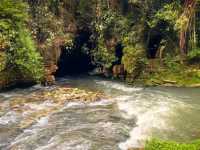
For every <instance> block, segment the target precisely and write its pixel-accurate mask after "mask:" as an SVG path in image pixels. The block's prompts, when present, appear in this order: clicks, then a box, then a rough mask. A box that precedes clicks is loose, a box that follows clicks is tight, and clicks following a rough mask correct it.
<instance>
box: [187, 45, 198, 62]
mask: <svg viewBox="0 0 200 150" xmlns="http://www.w3.org/2000/svg"><path fill="white" fill-rule="evenodd" d="M188 58H189V59H190V60H196V59H200V48H195V49H193V50H191V51H190V52H189V53H188Z"/></svg>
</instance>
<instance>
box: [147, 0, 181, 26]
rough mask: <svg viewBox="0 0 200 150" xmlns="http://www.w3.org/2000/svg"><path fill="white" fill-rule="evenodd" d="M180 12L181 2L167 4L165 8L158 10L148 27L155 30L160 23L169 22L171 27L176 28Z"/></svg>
mask: <svg viewBox="0 0 200 150" xmlns="http://www.w3.org/2000/svg"><path fill="white" fill-rule="evenodd" d="M180 10H181V5H180V2H179V1H175V2H172V3H168V4H165V5H164V6H163V8H161V9H160V10H158V11H157V12H156V13H155V15H154V16H153V18H151V20H150V21H148V25H149V26H150V27H151V28H153V27H155V26H156V25H157V24H158V23H159V22H161V21H165V22H168V23H169V24H170V25H172V26H175V25H176V21H177V20H178V18H179V15H180Z"/></svg>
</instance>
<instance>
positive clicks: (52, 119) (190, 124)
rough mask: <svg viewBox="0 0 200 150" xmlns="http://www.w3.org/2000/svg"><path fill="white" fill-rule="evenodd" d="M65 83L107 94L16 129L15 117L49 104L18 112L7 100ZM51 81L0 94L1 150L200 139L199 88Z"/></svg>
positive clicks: (89, 148)
mask: <svg viewBox="0 0 200 150" xmlns="http://www.w3.org/2000/svg"><path fill="white" fill-rule="evenodd" d="M66 85H70V86H72V87H77V88H80V89H86V90H91V91H101V92H104V93H105V94H107V95H109V96H110V97H111V98H110V99H109V100H106V99H104V100H101V101H98V102H92V103H82V102H68V103H65V104H64V105H62V106H61V107H60V109H59V110H56V111H54V112H53V113H49V114H47V115H45V116H43V117H41V118H40V119H38V120H36V121H35V122H33V123H32V124H31V125H30V126H28V127H26V128H20V126H19V122H20V121H21V120H22V119H23V117H24V116H26V115H27V114H28V113H29V112H30V109H31V110H32V111H37V110H45V109H48V108H50V107H53V106H52V105H54V104H53V103H51V100H47V101H44V102H43V103H38V104H35V103H34V104H32V103H29V104H28V105H29V106H28V107H27V108H29V109H27V110H25V111H24V112H23V113H18V112H16V111H14V110H11V109H10V102H11V101H13V100H15V98H21V99H23V97H24V98H26V99H27V98H28V97H29V94H31V93H32V92H35V91H40V90H44V89H45V90H47V91H48V90H50V89H52V88H55V87H56V86H66ZM56 86H53V87H42V86H40V85H36V86H33V87H30V88H26V89H13V90H10V91H7V92H2V93H0V149H1V150H127V149H128V148H130V147H143V146H144V143H145V140H147V139H149V138H151V137H156V138H161V139H170V140H176V141H184V142H187V141H190V140H194V139H198V138H200V89H199V88H175V87H133V86H129V85H126V84H124V83H122V82H119V81H112V80H108V79H103V78H98V77H85V76H82V77H65V78H60V79H58V81H57V85H56ZM38 96H39V95H38ZM24 105H25V104H24ZM24 107H25V106H24ZM23 109H24V108H23Z"/></svg>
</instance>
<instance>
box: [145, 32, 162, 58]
mask: <svg viewBox="0 0 200 150" xmlns="http://www.w3.org/2000/svg"><path fill="white" fill-rule="evenodd" d="M161 40H162V36H161V34H159V33H156V34H154V35H151V37H150V39H149V43H148V52H147V54H148V56H147V57H148V58H149V59H155V58H156V55H157V52H158V49H159V46H160V42H161Z"/></svg>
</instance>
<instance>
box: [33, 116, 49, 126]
mask: <svg viewBox="0 0 200 150" xmlns="http://www.w3.org/2000/svg"><path fill="white" fill-rule="evenodd" d="M48 122H49V117H42V118H40V119H39V120H38V121H37V124H35V125H34V127H44V126H46V125H48Z"/></svg>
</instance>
